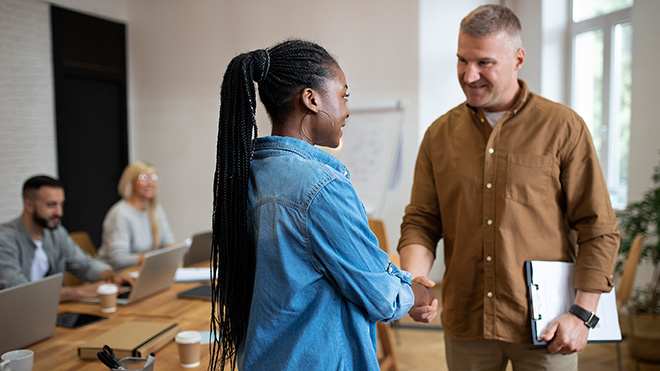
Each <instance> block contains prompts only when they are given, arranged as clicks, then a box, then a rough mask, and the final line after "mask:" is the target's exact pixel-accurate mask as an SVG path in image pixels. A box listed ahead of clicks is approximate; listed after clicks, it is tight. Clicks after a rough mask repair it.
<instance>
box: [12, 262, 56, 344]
mask: <svg viewBox="0 0 660 371" xmlns="http://www.w3.org/2000/svg"><path fill="white" fill-rule="evenodd" d="M63 276H64V275H63V274H62V273H57V274H54V275H51V276H47V277H45V278H43V279H41V280H39V281H34V282H29V283H24V284H22V285H19V286H14V287H10V288H8V289H4V290H0V313H2V315H0V328H1V329H2V334H1V335H0V354H2V353H5V352H6V351H8V350H12V349H20V348H25V347H27V346H29V345H32V344H34V343H36V342H38V341H41V340H44V339H47V338H49V337H51V336H53V333H54V332H55V321H56V320H57V306H58V305H59V304H60V292H61V289H62V280H63V278H62V277H63Z"/></svg>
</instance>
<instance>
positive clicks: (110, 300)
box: [96, 283, 119, 313]
mask: <svg viewBox="0 0 660 371" xmlns="http://www.w3.org/2000/svg"><path fill="white" fill-rule="evenodd" d="M96 292H97V293H98V294H99V303H100V304H101V312H103V313H112V312H114V311H116V310H117V293H118V292H119V289H117V286H116V285H114V284H112V283H106V284H103V285H100V286H99V287H98V288H97V289H96Z"/></svg>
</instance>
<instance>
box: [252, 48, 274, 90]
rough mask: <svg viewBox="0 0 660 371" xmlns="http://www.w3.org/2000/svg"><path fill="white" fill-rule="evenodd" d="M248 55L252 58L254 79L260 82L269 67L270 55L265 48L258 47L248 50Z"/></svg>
mask: <svg viewBox="0 0 660 371" xmlns="http://www.w3.org/2000/svg"><path fill="white" fill-rule="evenodd" d="M250 55H251V56H252V57H253V58H254V62H255V69H254V81H256V82H261V81H263V80H264V79H265V78H266V75H268V69H269V68H270V55H269V54H268V51H267V50H265V49H258V50H255V51H252V52H250Z"/></svg>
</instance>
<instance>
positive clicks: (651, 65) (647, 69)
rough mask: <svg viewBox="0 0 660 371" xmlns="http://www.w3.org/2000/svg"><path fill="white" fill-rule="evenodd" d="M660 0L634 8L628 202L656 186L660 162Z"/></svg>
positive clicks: (643, 273)
mask: <svg viewBox="0 0 660 371" xmlns="http://www.w3.org/2000/svg"><path fill="white" fill-rule="evenodd" d="M658 14H660V1H657V0H635V6H634V8H633V12H632V22H633V61H632V69H633V75H632V81H633V82H632V124H631V129H630V163H629V168H628V174H629V176H628V202H635V201H639V200H640V199H641V198H642V195H643V194H644V193H645V192H646V191H647V190H648V189H650V188H651V187H652V186H653V181H652V180H651V175H652V174H653V168H654V166H658V164H659V163H660V154H659V153H658V151H659V150H660V125H659V124H658V110H657V108H658V107H657V105H658V101H657V96H658V86H660V73H659V70H658V63H657V61H658V60H660V45H659V43H658V35H660V24H659V23H658V21H657V15H658ZM651 275H652V267H650V265H649V264H643V265H642V267H641V269H640V270H639V271H638V272H637V277H636V280H635V282H636V285H640V284H645V283H646V282H649V281H650V279H651Z"/></svg>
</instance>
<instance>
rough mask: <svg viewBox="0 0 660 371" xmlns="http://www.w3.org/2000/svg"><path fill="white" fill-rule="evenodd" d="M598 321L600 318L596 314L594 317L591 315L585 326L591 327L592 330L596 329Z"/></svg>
mask: <svg viewBox="0 0 660 371" xmlns="http://www.w3.org/2000/svg"><path fill="white" fill-rule="evenodd" d="M598 319H599V318H598V317H596V315H595V314H592V315H591V318H589V320H588V321H587V322H585V324H586V325H587V326H589V327H590V328H594V327H596V325H597V324H598Z"/></svg>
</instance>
